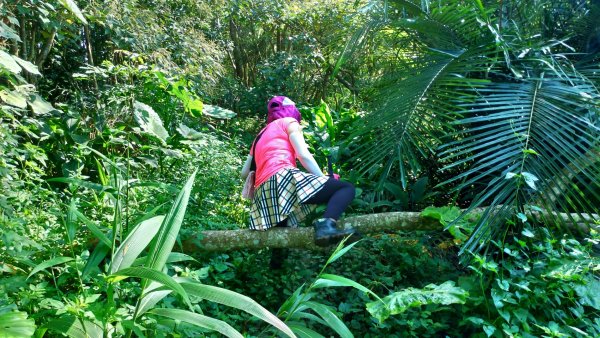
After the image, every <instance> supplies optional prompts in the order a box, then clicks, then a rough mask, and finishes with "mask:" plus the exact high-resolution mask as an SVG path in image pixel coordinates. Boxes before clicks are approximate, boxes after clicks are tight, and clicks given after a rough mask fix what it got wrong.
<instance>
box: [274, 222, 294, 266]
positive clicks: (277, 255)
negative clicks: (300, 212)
mask: <svg viewBox="0 0 600 338" xmlns="http://www.w3.org/2000/svg"><path fill="white" fill-rule="evenodd" d="M275 226H276V227H281V228H284V227H287V218H286V219H284V220H283V221H281V222H279V223H277V225H275ZM289 253H290V250H289V249H287V248H273V249H271V261H270V262H269V266H270V267H271V269H274V270H279V269H281V267H282V266H283V261H284V260H285V259H286V258H287V256H288V255H289Z"/></svg>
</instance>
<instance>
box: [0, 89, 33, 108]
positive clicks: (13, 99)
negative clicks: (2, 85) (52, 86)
mask: <svg viewBox="0 0 600 338" xmlns="http://www.w3.org/2000/svg"><path fill="white" fill-rule="evenodd" d="M0 99H2V101H4V102H6V104H9V105H11V106H14V107H17V108H21V109H24V108H27V100H26V98H25V96H23V95H22V94H21V93H19V92H17V91H10V90H3V91H0Z"/></svg>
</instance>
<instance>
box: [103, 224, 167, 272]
mask: <svg viewBox="0 0 600 338" xmlns="http://www.w3.org/2000/svg"><path fill="white" fill-rule="evenodd" d="M164 218H165V217H164V216H155V217H152V218H150V219H148V220H145V221H143V222H141V223H139V224H137V225H136V226H135V227H134V228H133V229H132V230H131V232H130V233H129V234H128V235H127V238H125V240H123V242H122V243H121V245H120V246H119V248H118V249H117V251H115V254H114V255H113V260H112V262H111V264H110V269H109V273H111V274H112V273H115V272H117V271H118V270H120V269H123V268H128V267H130V266H131V265H132V264H133V262H134V261H135V260H136V259H137V257H138V256H139V255H140V253H142V251H143V250H144V249H145V248H146V247H147V246H148V244H150V242H151V241H152V239H154V236H155V235H156V233H157V232H158V230H159V228H160V225H161V224H162V221H163V219H164Z"/></svg>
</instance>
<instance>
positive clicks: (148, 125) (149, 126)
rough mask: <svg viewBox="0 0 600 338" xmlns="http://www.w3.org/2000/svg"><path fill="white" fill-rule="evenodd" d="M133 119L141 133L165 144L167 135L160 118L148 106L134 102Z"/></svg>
mask: <svg viewBox="0 0 600 338" xmlns="http://www.w3.org/2000/svg"><path fill="white" fill-rule="evenodd" d="M133 108H134V112H133V117H134V118H135V121H136V122H137V124H138V125H139V126H140V127H141V128H142V130H143V131H145V132H147V133H149V134H152V135H154V136H156V137H158V138H159V139H160V140H161V141H163V142H166V140H167V138H168V137H169V133H168V132H167V130H166V129H165V127H164V126H163V123H162V120H161V119H160V116H158V114H157V113H156V112H155V111H154V109H152V107H150V106H149V105H147V104H145V103H142V102H138V101H135V103H134V104H133Z"/></svg>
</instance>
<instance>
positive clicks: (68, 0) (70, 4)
mask: <svg viewBox="0 0 600 338" xmlns="http://www.w3.org/2000/svg"><path fill="white" fill-rule="evenodd" d="M58 2H60V4H61V5H63V6H64V7H65V8H66V9H68V10H69V12H71V13H73V15H74V16H75V17H76V18H77V19H78V20H79V21H80V22H81V23H82V24H84V25H87V24H88V22H87V20H86V19H85V17H84V16H83V13H81V10H80V9H79V7H78V6H77V4H76V3H75V1H73V0H58Z"/></svg>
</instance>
